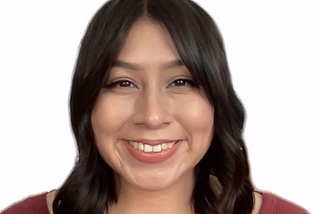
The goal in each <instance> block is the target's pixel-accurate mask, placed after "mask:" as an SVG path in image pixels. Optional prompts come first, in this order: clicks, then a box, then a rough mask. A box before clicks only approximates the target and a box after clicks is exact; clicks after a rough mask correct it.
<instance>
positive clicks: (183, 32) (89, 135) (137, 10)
mask: <svg viewBox="0 0 320 214" xmlns="http://www.w3.org/2000/svg"><path fill="white" fill-rule="evenodd" d="M141 18H148V19H150V20H152V21H154V22H155V23H158V24H160V25H161V26H164V27H165V28H166V30H167V31H168V32H169V34H170V36H171V38H172V41H173V43H174V45H175V47H176V49H177V52H178V54H179V55H180V58H181V60H182V61H183V63H184V64H185V66H186V67H187V68H188V69H189V71H190V73H191V75H192V76H193V78H194V79H195V80H196V81H197V82H199V83H200V84H201V85H202V87H203V88H204V90H205V92H206V95H207V97H208V99H209V101H210V102H211V104H212V106H214V111H215V119H214V120H215V121H214V124H215V130H214V137H213V140H212V143H211V146H210V148H209V150H208V151H207V153H206V154H205V156H204V157H203V159H202V160H201V161H200V162H199V163H198V165H197V167H196V183H195V186H194V190H193V194H192V199H191V201H192V205H193V208H194V210H195V212H196V213H197V214H209V213H210V214H217V213H221V214H222V213H223V214H249V213H251V212H252V208H253V187H252V184H251V182H250V179H249V166H248V160H247V153H246V148H245V145H244V141H243V138H242V132H243V126H244V120H245V111H244V108H243V106H242V104H241V102H240V100H239V99H238V97H237V95H236V93H235V91H234V89H233V86H232V82H231V77H230V72H229V68H228V63H227V59H226V54H225V51H224V45H223V41H222V38H221V35H220V32H219V30H218V28H217V26H216V24H215V23H214V21H213V20H212V18H211V17H210V16H209V15H208V14H207V13H206V12H205V11H204V10H203V9H202V8H200V7H199V6H198V5H197V4H195V3H194V2H192V1H191V0H149V1H148V0H111V1H109V2H107V3H106V4H105V5H104V6H103V7H102V8H101V9H100V10H99V11H98V12H97V13H96V14H95V16H94V17H93V19H92V21H91V23H90V25H89V26H88V29H87V31H86V34H85V36H84V38H83V40H82V43H81V47H80V52H79V56H78V59H77V63H76V67H75V72H74V76H73V81H72V87H71V94H70V115H71V124H72V129H73V132H74V136H75V139H76V142H77V147H78V159H77V161H76V164H75V167H74V169H73V171H72V172H71V174H70V176H69V177H68V179H67V180H66V181H65V183H64V184H63V185H62V187H61V188H60V189H59V192H58V194H57V196H56V198H55V200H54V203H53V210H54V213H55V214H75V213H77V214H89V213H90V214H103V212H104V211H105V210H106V211H107V212H108V205H110V204H112V203H116V202H117V198H116V194H115V189H114V183H113V171H112V169H111V168H110V167H109V166H108V165H107V164H106V163H105V162H104V160H103V159H102V158H101V156H100V154H99V152H98V150H97V147H96V143H95V139H94V134H93V130H92V125H91V111H92V109H93V107H94V104H95V101H96V100H97V97H98V95H99V92H100V90H101V87H102V84H103V80H104V78H105V77H106V76H107V75H108V72H109V71H110V69H111V67H112V65H113V63H114V62H115V60H116V58H117V55H118V54H119V51H120V49H121V47H122V46H123V44H124V41H125V40H126V37H127V35H128V33H129V31H130V28H131V27H132V25H133V23H134V22H136V21H137V20H138V19H141ZM210 176H215V177H216V178H217V180H218V182H219V185H220V186H221V193H220V194H215V192H214V190H212V188H210Z"/></svg>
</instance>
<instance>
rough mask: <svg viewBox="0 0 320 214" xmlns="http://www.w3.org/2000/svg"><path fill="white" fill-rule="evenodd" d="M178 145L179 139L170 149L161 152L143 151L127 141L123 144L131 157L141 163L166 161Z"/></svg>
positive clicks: (179, 143)
mask: <svg viewBox="0 0 320 214" xmlns="http://www.w3.org/2000/svg"><path fill="white" fill-rule="evenodd" d="M180 145H181V141H178V142H177V143H175V144H174V145H173V146H172V147H171V148H170V149H166V150H162V151H161V152H144V151H140V150H137V149H134V148H133V147H132V146H131V145H130V144H129V142H128V141H124V146H125V147H126V148H127V150H128V151H129V153H130V154H131V155H132V157H134V158H135V159H136V160H138V161H140V162H142V163H160V162H163V161H166V160H168V159H169V158H170V157H172V156H173V155H174V153H175V152H176V151H177V150H178V148H179V147H180Z"/></svg>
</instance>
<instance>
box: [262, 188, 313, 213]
mask: <svg viewBox="0 0 320 214" xmlns="http://www.w3.org/2000/svg"><path fill="white" fill-rule="evenodd" d="M261 194H262V204H261V209H260V212H259V214H308V212H307V211H306V210H305V209H303V208H301V207H299V206H298V205H296V204H293V203H292V202H289V201H287V200H285V199H282V198H280V197H279V196H277V195H274V194H272V193H267V192H261Z"/></svg>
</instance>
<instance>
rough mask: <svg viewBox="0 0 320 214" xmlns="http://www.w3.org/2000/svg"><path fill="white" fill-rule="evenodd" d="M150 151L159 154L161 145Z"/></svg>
mask: <svg viewBox="0 0 320 214" xmlns="http://www.w3.org/2000/svg"><path fill="white" fill-rule="evenodd" d="M152 151H154V152H161V145H157V146H153V147H152Z"/></svg>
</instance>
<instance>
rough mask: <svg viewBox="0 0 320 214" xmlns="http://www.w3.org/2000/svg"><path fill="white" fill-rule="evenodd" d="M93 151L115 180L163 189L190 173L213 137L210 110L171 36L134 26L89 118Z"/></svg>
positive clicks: (148, 25) (140, 24) (147, 23)
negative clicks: (108, 168)
mask: <svg viewBox="0 0 320 214" xmlns="http://www.w3.org/2000/svg"><path fill="white" fill-rule="evenodd" d="M91 120H92V127H93V130H94V134H95V138H96V144H97V148H98V150H99V153H100V155H101V156H102V158H103V159H104V160H105V161H106V163H107V164H108V165H109V166H110V167H111V168H112V169H113V170H114V171H115V172H116V173H117V174H118V175H119V178H120V182H122V183H125V184H129V185H134V186H135V187H139V188H143V189H147V190H160V189H163V188H166V187H169V186H171V185H174V184H176V183H178V182H179V181H180V180H181V179H184V178H186V177H192V176H193V170H194V167H195V165H196V164H197V163H198V162H199V161H200V160H201V158H202V157H203V156H204V154H205V153H206V151H207V150H208V148H209V146H210V143H211V140H212V137H213V125H214V124H213V121H214V111H213V107H212V106H211V104H210V103H209V101H208V99H207V98H206V96H205V94H204V92H203V90H202V89H201V87H198V86H196V85H193V80H192V77H191V75H190V73H189V71H188V69H187V68H186V67H185V66H184V65H183V64H182V63H181V61H180V58H179V55H178V53H177V51H176V49H175V47H174V45H173V42H172V40H171V38H170V37H169V34H168V33H167V32H166V31H165V30H164V29H163V28H162V27H160V26H159V25H157V24H154V23H152V22H150V21H139V22H137V23H135V24H134V25H133V27H132V29H131V31H130V33H129V35H128V38H127V40H126V42H125V44H124V46H123V48H122V49H121V51H120V54H119V57H118V59H117V62H116V63H115V65H114V67H113V68H112V69H111V71H110V75H109V77H108V80H107V82H106V83H105V87H104V88H103V89H102V90H101V92H100V95H99V98H98V100H97V102H96V105H95V107H94V109H93V111H92V115H91Z"/></svg>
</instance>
